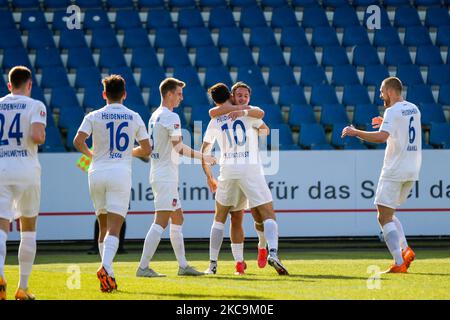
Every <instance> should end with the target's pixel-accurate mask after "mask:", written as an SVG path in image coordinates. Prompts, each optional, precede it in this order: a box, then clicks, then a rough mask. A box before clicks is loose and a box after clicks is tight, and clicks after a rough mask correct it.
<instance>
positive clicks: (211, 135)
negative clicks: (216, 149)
mask: <svg viewBox="0 0 450 320" xmlns="http://www.w3.org/2000/svg"><path fill="white" fill-rule="evenodd" d="M216 131H217V128H216V127H215V125H214V119H212V120H211V121H209V124H208V128H206V132H205V135H204V136H203V142H206V143H210V144H213V143H214V142H215V141H216V138H217V137H216V135H215V132H216Z"/></svg>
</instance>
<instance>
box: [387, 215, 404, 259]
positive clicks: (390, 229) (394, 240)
mask: <svg viewBox="0 0 450 320" xmlns="http://www.w3.org/2000/svg"><path fill="white" fill-rule="evenodd" d="M383 234H384V241H386V245H387V247H388V249H389V252H390V253H391V255H392V257H393V258H394V260H395V264H396V265H398V266H399V265H401V264H403V257H402V250H401V249H400V241H399V237H398V231H397V227H396V226H395V223H394V222H389V223H386V224H385V225H384V226H383Z"/></svg>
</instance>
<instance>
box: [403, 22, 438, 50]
mask: <svg viewBox="0 0 450 320" xmlns="http://www.w3.org/2000/svg"><path fill="white" fill-rule="evenodd" d="M404 44H405V46H409V47H418V46H424V45H431V38H430V34H429V32H428V29H427V28H426V27H423V26H412V27H408V28H406V33H405V40H404Z"/></svg>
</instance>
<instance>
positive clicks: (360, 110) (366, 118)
mask: <svg viewBox="0 0 450 320" xmlns="http://www.w3.org/2000/svg"><path fill="white" fill-rule="evenodd" d="M379 115H380V113H379V112H378V108H377V107H376V106H374V105H373V104H357V105H355V108H354V110H353V124H354V125H355V126H356V127H358V128H362V129H364V130H365V129H367V128H371V126H372V118H375V117H378V116H379Z"/></svg>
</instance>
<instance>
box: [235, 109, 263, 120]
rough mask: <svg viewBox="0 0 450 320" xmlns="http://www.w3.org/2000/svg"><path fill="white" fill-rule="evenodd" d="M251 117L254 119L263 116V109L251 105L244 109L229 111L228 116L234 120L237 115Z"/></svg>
mask: <svg viewBox="0 0 450 320" xmlns="http://www.w3.org/2000/svg"><path fill="white" fill-rule="evenodd" d="M245 116H247V117H251V118H255V119H262V118H264V111H263V110H262V109H260V108H258V107H253V108H250V109H246V110H235V111H233V112H231V113H230V118H231V119H232V120H233V121H234V120H236V118H239V117H245Z"/></svg>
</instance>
